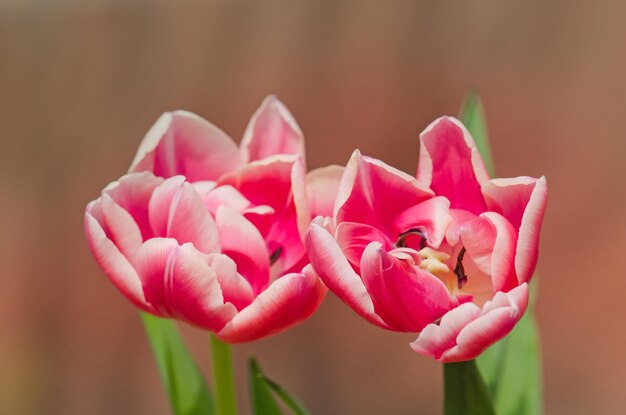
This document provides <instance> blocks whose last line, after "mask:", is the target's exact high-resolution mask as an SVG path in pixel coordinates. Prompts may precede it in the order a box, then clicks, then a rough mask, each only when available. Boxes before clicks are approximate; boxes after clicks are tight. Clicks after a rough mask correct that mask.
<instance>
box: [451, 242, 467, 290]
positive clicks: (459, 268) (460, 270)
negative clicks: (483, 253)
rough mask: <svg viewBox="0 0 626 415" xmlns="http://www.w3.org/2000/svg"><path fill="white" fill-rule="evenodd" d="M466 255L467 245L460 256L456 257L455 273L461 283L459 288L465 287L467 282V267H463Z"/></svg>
mask: <svg viewBox="0 0 626 415" xmlns="http://www.w3.org/2000/svg"><path fill="white" fill-rule="evenodd" d="M464 256H465V247H462V248H461V251H460V252H459V256H458V257H457V259H456V267H454V273H455V274H456V278H457V281H458V284H459V289H460V288H463V286H464V285H465V284H467V274H465V268H464V267H463V257H464Z"/></svg>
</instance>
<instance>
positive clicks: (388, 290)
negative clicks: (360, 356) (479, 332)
mask: <svg viewBox="0 0 626 415" xmlns="http://www.w3.org/2000/svg"><path fill="white" fill-rule="evenodd" d="M401 257H402V258H403V259H399V258H397V257H395V256H394V255H392V254H390V253H388V252H386V250H385V249H383V248H382V246H381V245H380V243H378V242H372V243H371V244H369V245H368V246H367V248H365V252H364V253H363V257H362V259H361V277H362V278H363V283H364V284H365V287H366V288H367V292H368V293H369V295H370V297H371V299H372V302H373V303H374V310H375V311H376V314H377V315H379V316H380V317H381V318H382V319H383V320H384V321H385V322H386V323H387V324H388V325H389V326H390V327H391V328H393V329H395V330H399V331H407V332H418V331H420V330H422V329H423V328H424V327H425V326H426V325H428V324H429V323H431V322H433V321H435V320H437V319H438V318H439V317H441V316H442V315H444V314H445V313H446V312H447V311H448V310H450V309H452V308H453V307H455V306H456V305H458V302H457V300H456V299H455V298H454V297H451V296H450V294H449V292H448V289H447V287H446V285H445V284H444V283H443V282H442V281H441V280H439V279H438V278H436V277H434V276H433V275H432V274H430V273H428V272H426V271H424V270H422V269H420V268H417V267H416V266H414V265H415V263H414V262H413V261H412V260H410V259H409V257H408V256H407V255H402V256H401Z"/></svg>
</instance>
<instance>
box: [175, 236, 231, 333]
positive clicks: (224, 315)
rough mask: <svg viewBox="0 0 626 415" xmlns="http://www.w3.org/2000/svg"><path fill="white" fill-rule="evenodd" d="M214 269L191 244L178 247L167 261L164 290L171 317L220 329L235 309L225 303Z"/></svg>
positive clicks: (196, 324) (207, 327) (210, 328)
mask: <svg viewBox="0 0 626 415" xmlns="http://www.w3.org/2000/svg"><path fill="white" fill-rule="evenodd" d="M218 279H219V278H218V276H217V274H216V271H215V270H214V269H213V268H212V267H210V266H209V264H207V262H206V260H205V258H204V257H203V256H202V255H199V254H198V252H197V251H196V249H195V248H194V247H193V246H192V245H191V244H185V245H183V246H181V247H177V248H176V250H175V251H174V254H173V255H172V257H171V258H170V261H169V262H168V264H167V268H166V272H165V277H164V290H165V292H166V301H167V303H168V307H169V309H170V310H172V313H173V314H172V317H175V318H179V319H182V320H185V321H188V322H190V323H191V324H193V325H195V326H198V327H201V328H204V329H207V330H211V331H218V330H221V329H222V328H223V327H224V325H225V324H226V323H227V322H229V321H230V320H231V319H232V318H233V317H234V316H235V315H236V313H237V309H236V308H235V306H234V305H233V304H231V303H225V302H224V297H223V295H222V290H221V287H220V284H219V283H218Z"/></svg>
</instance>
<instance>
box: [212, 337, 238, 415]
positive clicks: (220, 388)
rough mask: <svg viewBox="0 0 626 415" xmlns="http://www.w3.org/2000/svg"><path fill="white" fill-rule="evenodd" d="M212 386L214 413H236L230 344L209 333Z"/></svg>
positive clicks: (220, 414) (218, 414)
mask: <svg viewBox="0 0 626 415" xmlns="http://www.w3.org/2000/svg"><path fill="white" fill-rule="evenodd" d="M211 357H212V362H211V364H212V366H213V387H214V388H215V409H216V411H215V413H216V415H237V399H236V397H235V382H234V378H233V358H232V354H231V350H230V345H229V344H227V343H224V342H223V341H221V340H220V339H218V338H217V337H216V336H215V335H214V334H211Z"/></svg>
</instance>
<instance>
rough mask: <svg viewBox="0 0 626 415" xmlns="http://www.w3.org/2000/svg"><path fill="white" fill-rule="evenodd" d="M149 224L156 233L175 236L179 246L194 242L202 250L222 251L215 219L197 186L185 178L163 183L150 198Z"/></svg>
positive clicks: (206, 251)
mask: <svg viewBox="0 0 626 415" xmlns="http://www.w3.org/2000/svg"><path fill="white" fill-rule="evenodd" d="M149 211H150V225H151V226H152V229H153V231H154V234H155V235H158V236H163V237H167V238H174V239H176V240H177V241H178V243H179V244H180V245H182V244H184V243H187V242H191V243H193V245H194V246H195V247H196V248H197V249H198V250H200V251H202V252H204V253H207V254H208V253H212V252H219V251H220V241H219V236H218V233H217V228H216V226H215V222H214V221H213V218H212V217H211V215H210V214H209V212H208V210H207V208H206V207H205V206H204V204H203V202H202V199H201V198H200V195H199V194H198V192H196V190H195V189H194V187H193V186H192V185H191V184H190V183H187V182H185V179H184V177H182V176H175V177H172V178H169V179H167V180H165V181H164V182H163V184H162V185H161V186H159V187H158V188H157V189H156V190H155V191H154V193H153V195H152V198H151V199H150V207H149Z"/></svg>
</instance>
